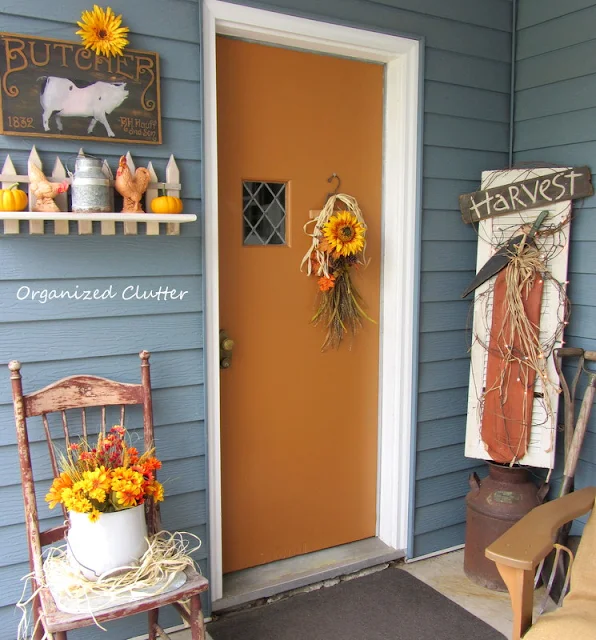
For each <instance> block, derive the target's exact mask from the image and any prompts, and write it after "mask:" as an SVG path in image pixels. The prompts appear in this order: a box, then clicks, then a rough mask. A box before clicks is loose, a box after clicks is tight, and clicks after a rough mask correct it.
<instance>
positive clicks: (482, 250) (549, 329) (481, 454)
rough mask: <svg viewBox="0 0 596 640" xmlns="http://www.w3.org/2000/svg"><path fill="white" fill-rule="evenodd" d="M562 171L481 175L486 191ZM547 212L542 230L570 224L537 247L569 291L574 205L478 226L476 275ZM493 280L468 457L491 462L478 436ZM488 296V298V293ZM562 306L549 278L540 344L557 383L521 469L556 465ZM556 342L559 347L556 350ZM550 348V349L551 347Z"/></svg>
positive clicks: (478, 303) (480, 336) (483, 312)
mask: <svg viewBox="0 0 596 640" xmlns="http://www.w3.org/2000/svg"><path fill="white" fill-rule="evenodd" d="M563 169H565V167H561V168H550V167H549V168H540V169H513V170H509V171H485V172H483V173H482V189H488V188H491V187H499V186H502V185H506V184H511V183H513V182H519V181H521V180H527V179H529V178H532V177H533V176H537V175H544V174H549V173H553V172H556V171H562V170H563ZM545 210H547V211H549V215H548V217H547V219H546V220H545V221H544V223H543V227H544V225H548V226H553V225H558V224H560V223H561V222H562V221H564V220H566V221H567V222H566V224H564V225H563V227H562V229H561V230H560V231H558V232H557V233H555V234H553V235H551V236H544V237H540V238H539V240H538V243H537V244H538V246H539V247H544V256H545V258H546V265H547V268H548V270H549V272H550V273H551V275H552V278H554V280H556V281H558V282H559V283H561V284H562V287H563V291H565V287H566V280H567V258H568V253H569V220H570V217H571V201H570V200H569V201H565V202H559V203H553V204H552V205H550V206H542V207H540V208H538V209H530V210H525V211H523V212H518V213H510V214H507V215H504V216H498V217H494V218H488V219H486V220H482V221H481V222H480V223H479V224H478V255H477V261H476V270H477V271H478V270H479V269H480V268H481V267H482V266H484V264H485V263H486V262H487V261H488V259H489V258H490V257H491V256H492V254H493V253H494V251H495V247H496V246H497V245H499V246H500V245H502V244H504V243H505V242H507V241H508V240H509V239H510V238H512V237H513V236H515V235H519V227H520V226H521V225H523V224H532V223H533V222H534V220H535V219H536V218H537V217H538V215H539V214H540V212H541V211H545ZM493 283H494V278H491V279H490V280H489V281H488V282H486V283H484V284H483V285H481V286H480V287H478V289H477V290H476V293H475V298H474V314H473V330H472V346H471V361H472V362H471V368H470V385H469V395H468V416H467V425H466V448H465V455H466V456H467V457H470V458H481V459H484V460H490V456H489V455H488V453H487V451H486V447H485V445H484V443H483V442H482V439H481V436H480V429H481V425H482V415H481V411H482V403H481V398H482V393H483V389H484V387H485V381H486V365H487V360H488V352H487V350H486V348H485V346H484V345H488V342H489V338H490V325H491V321H492V303H493V300H492V293H490V290H491V288H492V284H493ZM487 292H488V294H487ZM563 315H564V307H563V305H562V300H561V290H560V288H558V287H557V285H556V283H554V282H552V281H551V280H550V279H547V280H546V281H545V282H544V289H543V294H542V306H541V311H540V343H541V344H542V345H543V346H544V347H545V352H546V353H547V354H549V357H548V359H547V375H548V377H549V380H551V381H552V382H553V383H554V384H553V385H549V389H547V390H546V392H547V393H548V396H549V400H550V407H551V409H552V412H551V413H550V415H549V413H548V412H547V410H546V404H545V401H544V400H543V399H542V398H536V397H535V398H534V405H533V411H532V428H531V432H530V444H529V447H528V451H527V453H526V455H525V456H524V457H523V458H522V459H520V460H519V461H518V462H519V463H520V464H523V465H529V466H534V467H545V468H549V469H551V468H552V467H553V466H554V455H555V437H556V427H557V408H558V403H559V397H558V393H557V389H558V381H559V378H558V375H557V372H556V370H555V366H554V361H553V356H552V349H553V348H556V347H560V346H561V340H562V335H561V334H559V335H556V332H557V329H558V327H560V324H561V322H562V321H563ZM553 338H555V343H554V345H553ZM547 343H549V345H550V346H548V347H547ZM534 392H535V393H544V389H543V387H542V384H541V380H540V377H539V376H537V378H536V384H535V386H534Z"/></svg>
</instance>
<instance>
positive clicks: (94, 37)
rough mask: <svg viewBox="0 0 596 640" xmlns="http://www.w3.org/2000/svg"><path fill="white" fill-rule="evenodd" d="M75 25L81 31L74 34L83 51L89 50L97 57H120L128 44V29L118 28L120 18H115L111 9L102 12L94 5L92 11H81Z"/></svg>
mask: <svg viewBox="0 0 596 640" xmlns="http://www.w3.org/2000/svg"><path fill="white" fill-rule="evenodd" d="M77 24H78V25H79V27H81V29H80V30H79V31H77V32H76V33H77V35H78V36H81V39H82V40H83V44H84V45H85V49H91V50H92V51H94V52H95V53H96V54H97V55H98V56H105V57H106V58H109V57H110V56H119V55H122V52H123V51H124V47H126V45H127V44H128V39H127V38H126V34H127V33H128V31H129V28H128V27H121V26H120V25H121V24H122V16H117V15H116V14H115V13H114V12H113V11H112V9H111V7H108V8H107V9H106V10H105V11H104V10H103V9H102V8H101V7H98V6H97V5H96V4H95V5H93V11H83V13H82V15H81V21H80V22H77Z"/></svg>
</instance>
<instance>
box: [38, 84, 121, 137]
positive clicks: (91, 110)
mask: <svg viewBox="0 0 596 640" xmlns="http://www.w3.org/2000/svg"><path fill="white" fill-rule="evenodd" d="M40 80H42V81H43V86H42V89H41V95H40V102H41V107H42V109H43V114H42V119H43V128H44V129H45V131H50V118H51V117H52V115H55V118H56V126H57V127H58V131H59V132H60V133H62V130H63V125H62V118H63V117H64V118H72V117H78V118H91V121H90V122H89V128H88V129H87V133H92V132H93V129H94V128H95V125H96V124H97V123H98V122H100V123H101V124H102V125H103V126H104V127H105V129H106V132H107V134H108V136H109V137H110V138H113V137H114V136H115V134H114V132H113V131H112V128H111V127H110V123H109V122H108V119H107V117H106V116H107V115H108V114H110V113H112V111H114V109H116V108H117V107H119V106H120V105H121V104H122V103H123V102H124V101H125V100H126V98H127V97H128V90H127V89H126V83H125V82H100V81H98V82H94V83H93V84H90V85H89V86H86V87H83V88H79V87H77V86H76V85H75V83H74V82H73V81H72V80H69V79H68V78H58V77H56V76H43V77H42V78H40Z"/></svg>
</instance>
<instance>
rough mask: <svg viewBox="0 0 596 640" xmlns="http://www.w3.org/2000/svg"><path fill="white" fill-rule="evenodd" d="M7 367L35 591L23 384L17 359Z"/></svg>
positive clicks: (36, 541)
mask: <svg viewBox="0 0 596 640" xmlns="http://www.w3.org/2000/svg"><path fill="white" fill-rule="evenodd" d="M8 368H9V370H10V383H11V386H12V398H13V407H14V418H15V424H16V429H17V447H18V453H19V465H20V468H21V474H22V481H23V503H24V507H25V524H26V527H27V543H28V544H27V547H28V550H29V566H30V567H31V570H32V571H34V572H35V579H34V581H33V584H34V591H35V590H37V588H38V587H39V584H38V578H40V577H41V576H43V568H42V564H41V541H40V538H39V528H38V525H37V522H38V518H37V502H36V500H35V489H34V487H33V468H32V466H31V455H30V453H29V438H28V436H27V423H26V418H25V405H24V402H23V384H22V380H21V374H20V370H21V363H20V362H18V361H17V360H11V361H10V362H9V363H8ZM39 607H40V602H39V596H38V597H36V598H35V599H34V600H33V604H32V609H33V620H34V624H35V627H36V630H35V635H34V638H35V640H41V638H42V636H43V629H40V628H38V627H39V625H38V624H37V622H38V610H39Z"/></svg>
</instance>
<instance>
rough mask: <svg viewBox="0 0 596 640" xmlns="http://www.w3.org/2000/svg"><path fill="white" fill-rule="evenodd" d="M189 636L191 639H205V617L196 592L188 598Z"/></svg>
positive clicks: (199, 597)
mask: <svg viewBox="0 0 596 640" xmlns="http://www.w3.org/2000/svg"><path fill="white" fill-rule="evenodd" d="M190 636H191V638H192V640H205V619H204V617H203V610H202V608H201V596H200V595H199V594H198V593H197V594H195V595H194V596H192V598H191V599H190Z"/></svg>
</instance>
